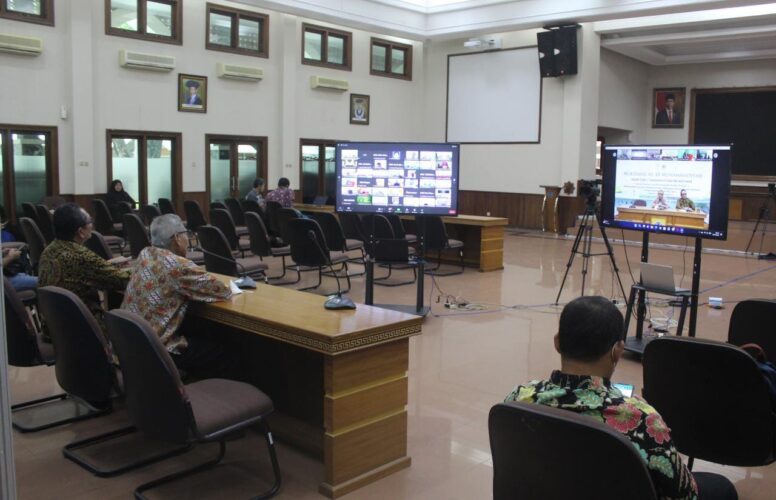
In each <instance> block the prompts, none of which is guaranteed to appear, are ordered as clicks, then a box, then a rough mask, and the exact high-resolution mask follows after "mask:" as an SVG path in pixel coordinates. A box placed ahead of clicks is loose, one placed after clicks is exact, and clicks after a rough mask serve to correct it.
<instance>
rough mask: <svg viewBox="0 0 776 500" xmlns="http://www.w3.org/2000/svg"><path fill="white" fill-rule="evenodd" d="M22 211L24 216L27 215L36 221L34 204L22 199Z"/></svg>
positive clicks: (36, 212) (36, 215)
mask: <svg viewBox="0 0 776 500" xmlns="http://www.w3.org/2000/svg"><path fill="white" fill-rule="evenodd" d="M22 213H23V214H24V217H27V218H28V219H32V221H33V222H35V224H37V223H38V211H37V209H36V208H35V204H33V203H30V202H27V201H23V202H22Z"/></svg>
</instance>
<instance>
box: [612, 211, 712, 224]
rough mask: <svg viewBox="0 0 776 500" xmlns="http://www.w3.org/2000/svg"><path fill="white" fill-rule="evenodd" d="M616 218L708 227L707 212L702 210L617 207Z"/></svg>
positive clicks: (650, 222)
mask: <svg viewBox="0 0 776 500" xmlns="http://www.w3.org/2000/svg"><path fill="white" fill-rule="evenodd" d="M616 210H617V215H616V216H615V220H627V221H631V222H643V223H644V224H660V225H662V226H681V227H693V228H697V229H708V228H709V225H708V224H707V223H706V222H705V218H706V214H704V213H701V212H685V211H684V210H672V209H666V210H654V209H651V208H640V207H633V208H630V207H617V208H616Z"/></svg>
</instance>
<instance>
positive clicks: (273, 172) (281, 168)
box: [267, 14, 315, 189]
mask: <svg viewBox="0 0 776 500" xmlns="http://www.w3.org/2000/svg"><path fill="white" fill-rule="evenodd" d="M281 18H282V25H281V29H282V30H283V52H282V60H281V65H280V73H281V74H280V81H281V85H280V102H281V106H280V112H279V115H280V144H281V152H280V160H281V161H280V165H272V164H270V165H269V167H270V170H269V171H268V172H269V179H267V188H268V189H274V188H275V186H277V181H278V179H279V178H280V177H287V178H288V179H289V180H290V181H291V187H292V188H294V189H301V186H300V183H301V180H300V179H299V137H298V136H297V132H296V131H297V126H296V88H297V78H299V77H298V74H297V66H298V65H299V57H300V55H299V51H298V50H294V49H293V48H294V47H297V46H298V40H297V35H299V34H298V33H297V24H298V22H297V17H296V16H292V15H290V14H282V17H281ZM299 36H301V35H299ZM314 118H315V117H310V119H314Z"/></svg>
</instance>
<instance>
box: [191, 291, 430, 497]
mask: <svg viewBox="0 0 776 500" xmlns="http://www.w3.org/2000/svg"><path fill="white" fill-rule="evenodd" d="M224 279H227V278H226V277H224ZM325 299H326V298H325V297H322V296H320V295H315V294H311V293H305V292H299V291H296V290H292V289H287V288H282V287H273V286H269V285H263V284H259V285H258V286H257V289H256V290H255V291H248V292H246V293H243V294H241V295H238V296H236V297H233V298H232V299H231V301H228V302H217V303H212V304H193V306H194V307H192V309H191V311H190V312H189V314H188V315H187V325H186V326H187V328H188V329H187V330H186V331H192V330H198V331H199V332H200V333H203V334H208V333H209V334H211V335H213V336H218V337H221V338H222V339H223V340H224V342H225V343H232V344H234V343H236V344H237V345H238V346H239V348H238V349H237V351H238V353H239V354H240V355H241V362H242V364H243V365H245V370H246V376H245V379H246V381H249V382H251V383H253V384H254V385H256V386H257V387H259V388H261V389H262V390H263V391H265V392H266V393H267V394H268V395H269V396H270V397H271V398H272V399H273V402H274V403H275V408H276V410H277V411H276V416H275V417H276V418H271V419H270V422H271V425H272V427H273V432H274V433H275V434H277V435H278V437H279V438H280V439H283V440H288V441H290V442H292V444H296V445H299V446H301V447H302V448H304V449H306V450H307V451H310V452H312V453H314V454H316V455H318V456H319V457H321V458H322V459H323V462H324V469H325V474H324V475H325V477H324V478H323V482H321V483H320V486H319V491H320V492H321V493H322V494H324V495H326V496H328V497H331V498H336V497H339V496H341V495H344V494H345V493H348V492H350V491H353V490H355V489H357V488H360V487H362V486H364V485H366V484H369V483H371V482H374V481H376V480H378V479H380V478H382V477H384V476H387V475H389V474H392V473H393V472H396V471H397V470H400V469H403V468H405V467H409V465H410V461H411V459H410V457H409V456H407V409H406V405H407V369H408V366H409V337H411V336H413V335H418V334H420V328H421V322H422V318H420V317H417V316H413V315H409V314H404V313H400V312H396V311H390V310H386V309H380V308H378V307H370V306H366V305H363V304H358V308H357V309H356V310H341V311H328V310H326V309H324V308H323V302H324V300H325ZM246 334H247V335H246ZM281 467H282V464H281Z"/></svg>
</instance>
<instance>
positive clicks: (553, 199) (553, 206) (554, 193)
mask: <svg viewBox="0 0 776 500" xmlns="http://www.w3.org/2000/svg"><path fill="white" fill-rule="evenodd" d="M539 187H543V188H544V200H542V231H545V232H553V233H557V232H558V197H559V196H560V189H561V188H560V186H539Z"/></svg>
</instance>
